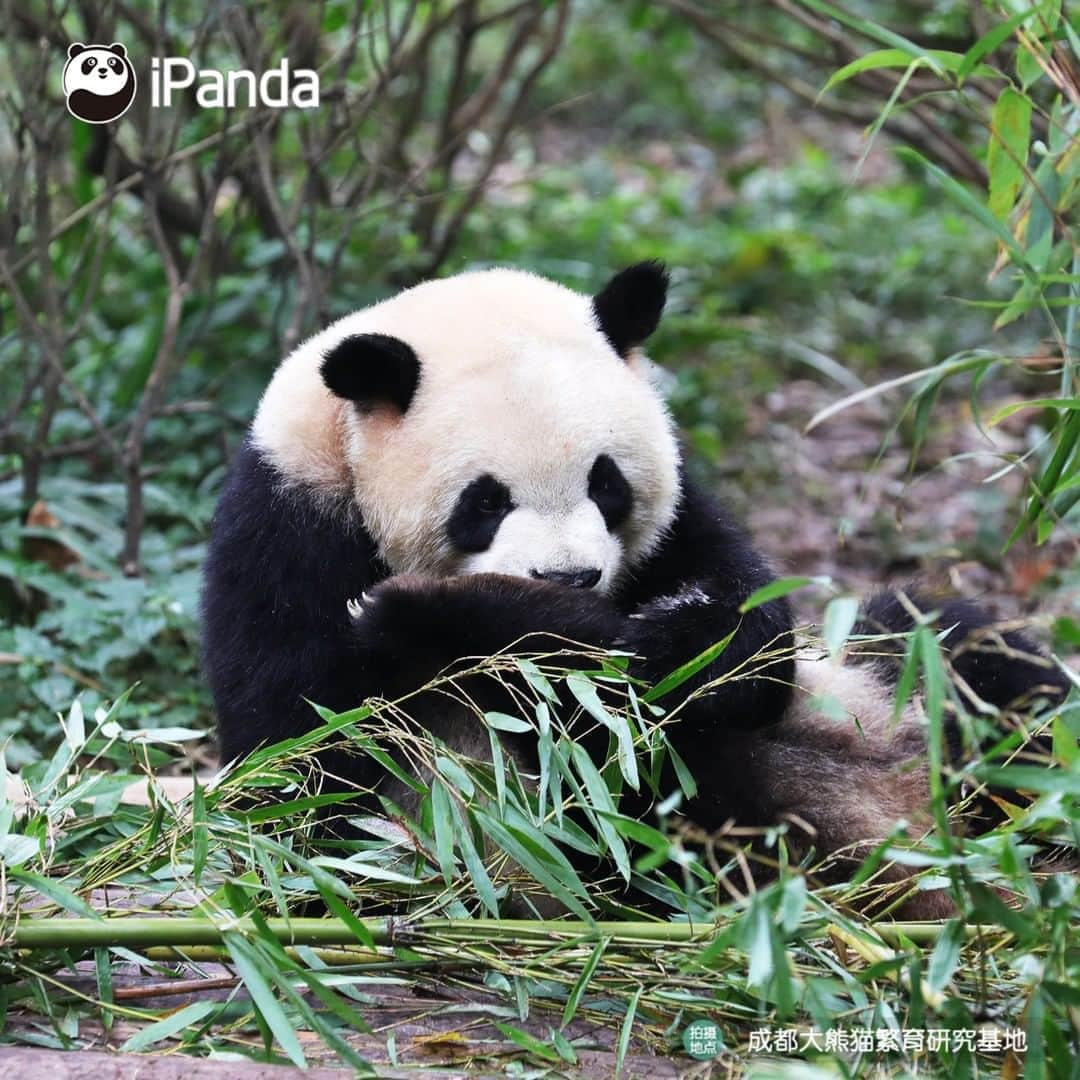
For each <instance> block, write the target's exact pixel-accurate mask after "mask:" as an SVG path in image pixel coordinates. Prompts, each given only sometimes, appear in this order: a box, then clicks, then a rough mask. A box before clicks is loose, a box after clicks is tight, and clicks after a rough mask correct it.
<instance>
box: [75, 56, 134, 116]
mask: <svg viewBox="0 0 1080 1080" xmlns="http://www.w3.org/2000/svg"><path fill="white" fill-rule="evenodd" d="M135 81H136V80H135V69H134V68H133V67H132V66H131V61H130V60H129V59H128V57H127V50H126V49H125V48H124V46H123V45H121V44H120V43H119V42H118V41H114V42H113V43H112V44H111V45H84V44H83V43H82V42H81V41H76V42H75V43H74V44H72V45H70V46H68V60H67V63H66V64H65V65H64V95H65V96H66V98H67V106H68V110H69V112H71V114H72V115H73V116H77V117H78V118H79V119H80V120H85V121H86V122H87V123H91V124H104V123H107V122H108V121H110V120H115V119H117V118H118V117H120V116H122V115H123V114H124V113H125V112H127V110H128V108H129V107H130V105H131V102H132V100H133V99H134V97H135Z"/></svg>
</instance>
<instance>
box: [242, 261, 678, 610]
mask: <svg viewBox="0 0 1080 1080" xmlns="http://www.w3.org/2000/svg"><path fill="white" fill-rule="evenodd" d="M361 333H381V334H389V335H392V336H394V337H397V338H400V339H401V340H402V341H404V342H406V343H407V344H408V345H410V346H411V347H412V348H413V349H414V351H415V352H416V354H417V356H418V357H419V359H420V364H421V374H420V384H419V387H418V388H417V392H416V395H415V397H414V398H413V401H412V404H411V405H410V407H409V409H408V410H407V411H406V413H405V415H404V416H399V415H397V414H396V412H394V411H393V410H391V409H379V410H376V411H375V412H374V413H368V414H361V413H360V412H359V411H358V410H356V409H355V408H353V407H352V405H351V404H350V403H348V402H344V401H342V400H340V399H338V398H336V397H334V396H333V395H332V394H331V393H330V391H329V390H327V389H326V387H325V386H324V385H323V382H322V379H321V377H320V374H319V365H320V364H321V362H322V358H323V356H324V355H325V353H326V352H327V351H328V350H329V349H330V348H331V347H332V346H333V345H334V344H336V343H337V342H338V341H340V340H341V339H342V338H344V337H346V336H348V335H351V334H361ZM649 367H650V365H649V362H648V360H647V359H646V358H645V357H644V356H642V355H641V354H638V353H635V354H634V355H632V356H631V359H630V361H629V362H627V361H624V360H622V359H621V358H619V357H618V356H617V355H616V354H615V352H614V351H613V350H612V348H611V346H610V345H609V344H608V342H607V340H606V339H605V338H604V336H603V334H602V333H601V332H600V330H599V328H598V327H597V325H596V322H595V317H594V315H593V311H592V302H591V299H590V298H589V297H587V296H583V295H581V294H579V293H575V292H573V291H572V290H570V289H567V288H564V287H563V286H561V285H557V284H555V283H553V282H550V281H546V280H545V279H543V278H540V277H537V276H535V275H533V274H528V273H523V272H521V271H515V270H488V271H481V272H477V273H470V274H461V275H458V276H457V277H452V278H446V279H442V280H439V281H432V282H427V283H425V284H423V285H418V286H416V287H415V288H413V289H409V290H407V291H406V292H403V293H400V294H398V295H397V296H395V297H393V298H391V299H390V300H386V301H384V302H383V303H380V304H376V305H375V306H373V307H370V308H367V309H365V310H363V311H358V312H356V313H355V314H352V315H348V316H346V317H345V318H344V319H341V320H340V321H339V322H337V323H335V324H333V325H332V326H330V327H329V328H328V329H326V330H324V331H323V332H322V333H320V334H317V335H316V336H315V337H313V338H311V339H309V340H308V341H306V342H305V343H304V344H302V345H301V346H300V347H299V348H297V349H296V350H295V351H294V352H293V353H292V354H291V355H290V356H289V357H288V358H287V359H286V360H285V361H284V362H283V363H282V364H281V366H280V367H279V368H278V371H277V373H276V374H275V376H274V378H273V380H272V381H271V383H270V386H269V387H268V388H267V390H266V393H265V394H264V396H263V399H262V402H261V403H260V405H259V410H258V414H257V415H256V418H255V423H254V427H253V433H254V439H255V443H256V445H257V446H258V447H259V448H260V449H261V450H262V451H263V452H264V453H265V454H267V455H268V456H269V458H270V460H271V461H272V462H273V463H274V464H275V465H276V466H277V468H278V470H279V471H280V472H282V473H283V475H284V476H286V477H287V478H289V480H290V481H291V482H294V483H303V484H307V485H310V486H312V487H313V488H314V489H315V490H316V491H317V492H319V493H321V494H322V495H324V496H326V497H327V498H333V499H337V498H342V497H349V496H351V497H352V498H353V499H355V501H356V503H357V505H358V506H359V508H360V511H361V514H362V516H363V519H364V523H365V525H366V526H367V528H368V530H369V531H370V532H371V534H372V536H373V538H374V539H375V541H376V543H377V544H378V546H379V549H380V551H381V553H382V555H383V557H384V558H385V559H386V561H387V562H388V564H389V565H390V567H391V569H392V570H393V571H394V572H395V573H421V574H434V575H440V576H441V575H447V574H456V573H470V572H481V571H493V572H500V573H508V574H518V575H527V574H529V573H530V572H531V571H532V570H539V571H541V572H547V571H551V570H560V569H564V570H569V569H581V568H588V567H598V568H600V569H601V570H602V572H603V577H602V579H601V582H600V584H599V586H598V588H600V589H606V588H609V587H610V586H611V584H612V583H613V581H614V579H615V577H616V575H617V574H618V572H619V571H620V570H621V569H622V568H623V567H625V566H626V565H627V564H632V563H634V562H636V561H638V560H640V559H641V558H642V557H644V556H645V555H646V554H648V552H649V551H651V550H652V549H653V548H654V547H655V545H656V544H657V543H658V541H659V540H660V538H661V537H662V535H663V533H664V531H665V529H666V528H667V527H668V525H669V524H670V523H671V519H672V517H673V514H674V508H675V504H676V501H677V498H678V490H679V489H678V451H677V447H676V443H675V436H674V432H673V427H672V422H671V418H670V416H669V414H668V411H667V408H666V406H665V405H664V402H663V400H662V398H661V396H660V394H659V393H658V391H657V390H656V388H655V386H654V385H653V382H652V381H650V376H649ZM599 454H608V455H610V456H611V457H612V458H613V459H614V461H615V462H616V463H617V464H618V466H619V468H620V469H621V470H622V472H623V474H624V475H625V477H626V479H627V481H628V482H629V484H630V486H631V488H632V490H633V493H634V508H633V512H632V513H631V516H630V518H629V520H628V521H627V522H626V523H625V524H624V525H623V526H621V527H620V529H619V531H618V532H619V535H618V536H613V535H611V534H610V533H608V531H607V529H606V528H605V527H604V522H603V519H602V518H601V516H600V513H599V511H598V510H597V509H596V506H595V504H594V503H592V502H591V501H590V500H589V499H588V494H587V485H588V475H589V470H590V468H591V467H592V464H593V462H594V461H595V460H596V458H597V456H598V455H599ZM483 473H490V474H491V475H493V476H494V477H495V478H496V479H497V480H499V481H501V482H502V483H504V484H506V485H507V486H508V487H509V488H510V492H511V496H512V498H513V501H514V503H515V505H516V507H518V509H516V510H515V511H513V512H512V513H511V514H510V515H509V516H508V518H507V519H506V520H505V521H504V522H503V524H502V526H501V527H500V530H499V533H498V534H497V536H496V539H495V541H494V543H493V544H492V546H491V548H490V549H489V550H488V551H486V552H483V553H482V554H480V555H475V556H468V557H464V558H463V557H461V556H460V555H459V554H457V553H455V552H454V551H453V550H452V548H451V546H450V544H449V542H448V540H447V538H446V535H445V523H446V521H447V519H448V517H449V515H450V513H451V511H452V509H453V507H454V503H455V502H456V500H457V497H458V495H459V494H460V492H461V490H462V488H464V487H465V486H466V485H467V484H468V483H469V482H470V481H472V480H474V479H475V478H476V477H478V476H480V475H481V474H483Z"/></svg>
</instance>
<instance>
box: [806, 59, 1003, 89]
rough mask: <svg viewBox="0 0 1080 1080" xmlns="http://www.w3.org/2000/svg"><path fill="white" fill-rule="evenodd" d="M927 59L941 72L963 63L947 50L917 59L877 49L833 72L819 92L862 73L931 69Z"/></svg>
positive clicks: (958, 66) (952, 69) (954, 69)
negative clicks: (890, 69)
mask: <svg viewBox="0 0 1080 1080" xmlns="http://www.w3.org/2000/svg"><path fill="white" fill-rule="evenodd" d="M929 58H932V59H933V60H934V61H936V62H937V65H938V67H939V68H940V70H941V71H952V72H959V71H960V68H961V67H962V66H963V63H964V54H963V53H958V52H950V51H949V50H947V49H927V50H926V52H925V54H924V55H923V56H917V57H912V55H911V52H910V51H909V50H907V49H877V50H875V51H874V52H871V53H867V54H866V55H865V56H860V57H859V58H858V59H857V60H852V61H851V63H850V64H845V65H844V66H843V67H842V68H840V69H839V70H838V71H834V72H833V73H832V75H830V76H829V81H828V82H827V83H826V84H825V86H824V87H823V88H822V91H821V92H822V93H823V94H824V93H826V92H827V91H829V90H831V89H832V88H833V87H834V86H839V84H840V83H843V82H847V80H848V79H851V78H853V77H854V76H855V75H858V74H860V73H861V72H863V71H874V70H876V69H878V68H897V67H902V68H906V67H910V66H912V65H915V66H917V67H932V66H933V65H932V64H931V63H930V59H929ZM988 71H989V72H990V73H993V72H992V69H988ZM939 74H940V72H939Z"/></svg>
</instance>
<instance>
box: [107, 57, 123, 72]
mask: <svg viewBox="0 0 1080 1080" xmlns="http://www.w3.org/2000/svg"><path fill="white" fill-rule="evenodd" d="M122 66H123V65H122V64H121V63H120V61H119V60H117V59H116V57H110V59H109V67H111V68H112V69H113V71H119V70H120V69H121V67H122Z"/></svg>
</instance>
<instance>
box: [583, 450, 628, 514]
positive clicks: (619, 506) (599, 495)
mask: <svg viewBox="0 0 1080 1080" xmlns="http://www.w3.org/2000/svg"><path fill="white" fill-rule="evenodd" d="M589 498H590V499H592V501H593V502H594V503H596V505H597V507H598V508H599V510H600V513H601V514H603V515H604V524H605V525H607V527H608V530H609V531H610V532H614V531H615V530H616V529H617V528H618V527H619V526H620V525H621V524H622V523H623V522H624V521H625V520H626V519H627V518H628V517H629V516H630V511H631V510H632V509H633V508H634V492H633V490H632V489H631V487H630V485H629V484H628V483H627V480H626V477H625V476H623V474H622V469H620V468H619V466H618V465H616V464H615V462H614V461H613V460H612V459H611V458H610V457H608V455H607V454H601V455H600V456H599V457H598V458H597V459H596V461H594V462H593V467H592V468H591V469H590V470H589Z"/></svg>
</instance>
